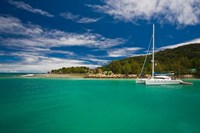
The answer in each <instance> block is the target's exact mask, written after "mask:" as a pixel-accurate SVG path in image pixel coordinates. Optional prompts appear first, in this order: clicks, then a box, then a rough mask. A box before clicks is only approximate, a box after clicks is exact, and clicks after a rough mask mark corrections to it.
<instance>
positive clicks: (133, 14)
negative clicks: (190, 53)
mask: <svg viewBox="0 0 200 133" xmlns="http://www.w3.org/2000/svg"><path fill="white" fill-rule="evenodd" d="M153 23H154V24H155V25H156V49H157V50H160V49H166V48H174V47H177V46H181V45H185V44H187V43H188V42H190V43H192V42H200V1H199V0H151V1H149V0H139V1H138V0H98V1H97V0H79V1H75V0H51V1H49V0H39V1H36V0H1V1H0V72H47V71H49V70H51V69H56V68H60V67H71V66H87V67H91V68H95V67H98V66H101V65H105V64H107V63H109V62H111V61H112V60H118V59H122V58H126V57H131V56H137V55H141V54H144V53H145V51H146V50H147V48H148V45H149V41H150V37H151V34H152V24H153Z"/></svg>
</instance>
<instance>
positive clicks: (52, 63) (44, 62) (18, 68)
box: [0, 56, 98, 72]
mask: <svg viewBox="0 0 200 133" xmlns="http://www.w3.org/2000/svg"><path fill="white" fill-rule="evenodd" d="M72 66H86V67H90V68H94V67H98V65H92V64H88V62H85V61H82V60H72V59H60V58H49V57H38V56H29V57H26V58H24V60H22V61H21V62H15V63H4V64H0V71H1V72H10V71H15V72H48V71H50V70H52V69H58V68H61V67H72Z"/></svg>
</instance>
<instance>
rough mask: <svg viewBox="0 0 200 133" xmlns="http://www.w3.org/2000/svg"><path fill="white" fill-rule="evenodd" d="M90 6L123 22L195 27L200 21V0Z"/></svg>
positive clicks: (112, 0)
mask: <svg viewBox="0 0 200 133" xmlns="http://www.w3.org/2000/svg"><path fill="white" fill-rule="evenodd" d="M88 6H89V7H92V8H94V9H95V10H97V11H100V12H103V13H106V14H109V15H111V16H113V17H114V18H115V19H118V20H122V21H131V22H137V21H138V20H147V21H151V20H157V21H159V22H160V23H165V22H168V23H172V24H177V25H195V24H199V20H200V1H199V0H104V4H103V5H88Z"/></svg>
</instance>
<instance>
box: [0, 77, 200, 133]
mask: <svg viewBox="0 0 200 133" xmlns="http://www.w3.org/2000/svg"><path fill="white" fill-rule="evenodd" d="M190 81H192V82H193V85H168V86H145V85H139V84H135V81H134V80H95V79H42V78H22V77H18V76H13V75H12V76H8V75H7V76H5V75H3V76H2V75H1V76H0V133H200V80H190Z"/></svg>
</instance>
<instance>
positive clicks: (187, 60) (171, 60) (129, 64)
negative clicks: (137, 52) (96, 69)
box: [101, 44, 200, 75]
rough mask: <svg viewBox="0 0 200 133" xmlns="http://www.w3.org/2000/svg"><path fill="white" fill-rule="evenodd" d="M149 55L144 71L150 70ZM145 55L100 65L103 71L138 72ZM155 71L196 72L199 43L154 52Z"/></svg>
mask: <svg viewBox="0 0 200 133" xmlns="http://www.w3.org/2000/svg"><path fill="white" fill-rule="evenodd" d="M151 58H152V57H151V55H148V58H147V62H146V67H145V71H144V73H150V72H151ZM144 59H145V56H137V57H130V58H126V59H122V60H118V61H112V62H111V63H110V64H108V65H106V66H103V67H101V69H102V70H103V71H112V72H113V73H116V74H117V73H120V74H140V71H141V68H142V65H143V62H144ZM155 60H156V63H155V64H156V66H155V71H156V72H174V73H175V74H179V73H180V74H189V73H193V74H197V75H199V72H200V44H189V45H185V46H180V47H177V48H174V49H166V50H164V51H159V52H156V53H155Z"/></svg>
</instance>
